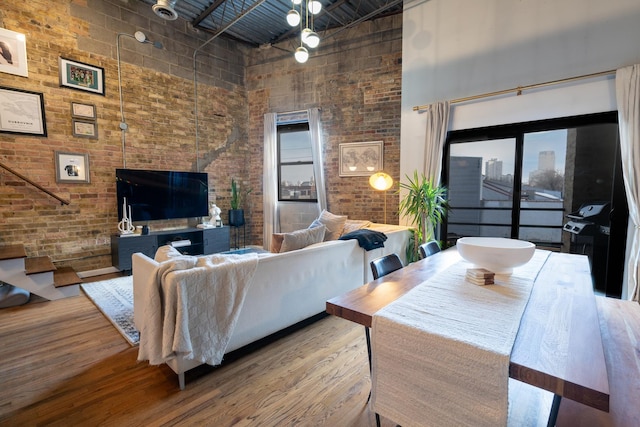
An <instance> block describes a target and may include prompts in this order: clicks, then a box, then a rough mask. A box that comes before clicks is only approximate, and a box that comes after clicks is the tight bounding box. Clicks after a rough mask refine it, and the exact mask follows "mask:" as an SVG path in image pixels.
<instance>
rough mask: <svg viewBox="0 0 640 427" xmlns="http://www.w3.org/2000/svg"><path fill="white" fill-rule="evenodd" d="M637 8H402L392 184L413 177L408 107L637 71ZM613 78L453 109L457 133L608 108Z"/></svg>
mask: <svg viewBox="0 0 640 427" xmlns="http://www.w3.org/2000/svg"><path fill="white" fill-rule="evenodd" d="M639 22H640V1H638V0H609V1H602V0H482V1H478V0H413V1H411V0H407V1H405V6H404V13H403V41H402V43H403V59H402V64H403V70H402V119H401V120H402V122H401V153H400V176H401V177H404V176H405V175H406V174H412V173H413V171H414V170H415V169H418V170H422V161H423V160H422V159H423V157H424V151H423V141H424V127H425V119H424V114H419V113H417V112H414V111H413V110H412V107H413V106H417V105H422V104H429V103H431V102H435V101H439V100H453V99H457V98H462V97H466V96H470V95H478V94H483V93H488V92H494V91H499V90H503V89H510V88H514V87H518V86H525V85H530V84H536V83H543V82H548V81H554V80H559V79H564V78H568V77H574V76H579V75H584V74H591V73H596V72H601V71H607V70H615V69H616V68H619V67H622V66H627V65H631V64H635V63H640V24H638V23H639ZM614 92H615V91H614V85H613V77H612V76H611V77H608V78H600V79H593V80H590V81H585V82H582V83H573V84H568V85H563V86H562V87H554V88H553V89H539V90H536V91H533V92H531V93H525V95H522V96H519V97H516V96H515V95H510V96H506V97H501V98H500V99H490V100H487V99H485V100H483V101H481V102H478V101H476V102H471V103H465V104H455V106H454V108H453V110H452V115H451V122H450V124H451V126H452V127H453V128H455V129H464V128H471V127H478V126H487V125H491V124H500V123H513V122H517V121H523V120H533V119H541V118H548V117H560V116H568V115H573V114H582V113H590V112H598V111H611V110H614V109H616V107H615V93H614Z"/></svg>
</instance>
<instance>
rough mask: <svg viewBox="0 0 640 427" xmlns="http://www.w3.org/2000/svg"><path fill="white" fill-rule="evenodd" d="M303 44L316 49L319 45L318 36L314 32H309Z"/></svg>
mask: <svg viewBox="0 0 640 427" xmlns="http://www.w3.org/2000/svg"><path fill="white" fill-rule="evenodd" d="M304 42H305V44H306V45H307V46H309V47H310V48H315V47H318V45H319V44H320V36H318V34H317V33H316V32H315V31H311V32H310V33H308V34H307V37H306V38H305V39H304Z"/></svg>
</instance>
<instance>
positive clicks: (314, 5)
mask: <svg viewBox="0 0 640 427" xmlns="http://www.w3.org/2000/svg"><path fill="white" fill-rule="evenodd" d="M321 10H322V3H320V2H319V1H318V0H311V1H310V2H309V12H311V13H313V14H314V15H317V14H318V13H320V11H321Z"/></svg>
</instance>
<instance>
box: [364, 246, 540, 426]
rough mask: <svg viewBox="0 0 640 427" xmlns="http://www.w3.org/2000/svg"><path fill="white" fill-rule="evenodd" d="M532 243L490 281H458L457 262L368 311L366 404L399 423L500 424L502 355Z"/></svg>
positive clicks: (505, 369) (519, 309)
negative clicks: (522, 258) (524, 256)
mask: <svg viewBox="0 0 640 427" xmlns="http://www.w3.org/2000/svg"><path fill="white" fill-rule="evenodd" d="M549 254H550V253H549V252H547V251H540V250H537V251H536V253H535V254H534V256H533V258H532V260H531V261H529V263H527V264H526V265H524V266H522V267H519V268H516V269H514V271H513V274H511V275H496V276H495V284H494V285H488V286H478V285H474V284H471V283H469V282H466V281H465V273H466V269H467V268H469V267H471V264H469V263H467V262H465V261H461V262H458V263H456V264H455V265H453V266H451V267H449V268H448V269H447V270H445V271H443V272H441V273H439V274H437V275H436V276H434V277H433V278H431V279H429V280H427V281H426V282H424V283H422V284H421V285H419V286H417V287H416V288H414V289H413V290H411V291H409V292H408V293H407V294H405V295H404V296H402V297H401V298H399V299H397V300H396V301H395V302H393V303H391V304H389V305H388V306H386V307H385V308H383V309H382V310H380V311H378V312H377V313H376V314H375V315H374V316H373V324H372V344H373V346H372V353H373V360H372V364H373V372H372V387H373V390H372V406H373V409H374V410H375V412H377V413H379V414H380V415H382V416H384V417H387V418H389V419H391V420H393V421H394V422H396V423H398V424H401V425H402V426H405V427H409V426H416V425H421V426H422V425H424V426H443V425H467V426H478V427H479V426H492V427H494V426H506V425H507V416H508V380H509V357H510V354H511V349H512V348H513V343H514V341H515V338H516V335H517V332H518V328H519V325H520V319H521V317H522V314H523V313H524V309H525V306H526V304H527V301H528V299H529V295H530V293H531V289H532V287H533V283H534V281H535V278H536V276H537V274H538V272H539V271H540V269H541V268H542V266H543V265H544V263H545V262H546V260H547V257H548V256H549Z"/></svg>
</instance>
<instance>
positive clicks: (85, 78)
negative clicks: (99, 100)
mask: <svg viewBox="0 0 640 427" xmlns="http://www.w3.org/2000/svg"><path fill="white" fill-rule="evenodd" d="M58 66H59V72H60V86H66V87H70V88H72V89H78V90H85V91H87V92H93V93H99V94H100V95H102V96H104V68H102V67H96V66H93V65H89V64H83V63H82V62H77V61H72V60H70V59H65V58H62V57H60V58H58Z"/></svg>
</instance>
